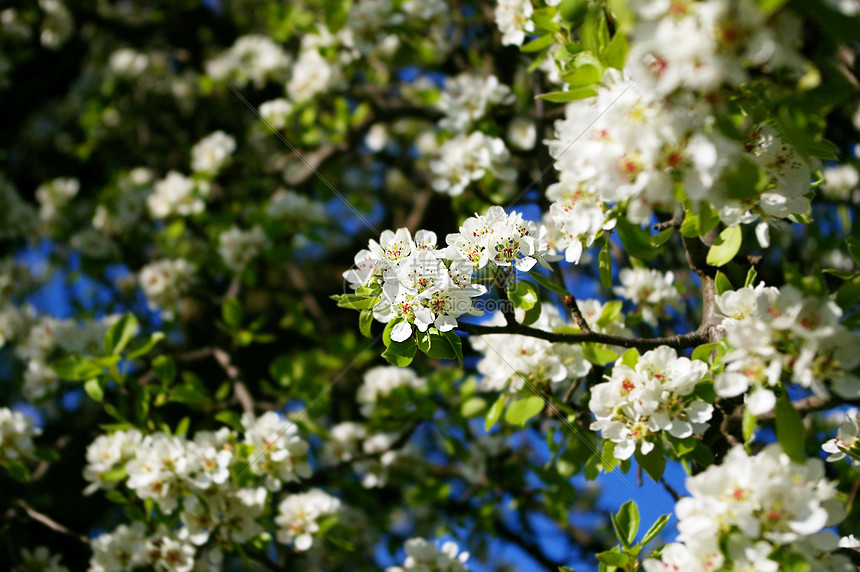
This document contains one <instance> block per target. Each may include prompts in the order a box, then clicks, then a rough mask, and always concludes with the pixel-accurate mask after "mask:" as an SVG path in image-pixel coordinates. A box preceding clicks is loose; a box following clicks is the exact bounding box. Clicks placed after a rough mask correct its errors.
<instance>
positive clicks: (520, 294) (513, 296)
mask: <svg viewBox="0 0 860 572" xmlns="http://www.w3.org/2000/svg"><path fill="white" fill-rule="evenodd" d="M508 298H509V299H510V300H511V302H513V304H514V307H515V308H520V309H521V310H531V309H532V308H534V306H535V304H540V296H538V293H537V290H536V289H535V287H534V286H533V285H532V283H531V282H525V281H517V282H511V283H509V284H508Z"/></svg>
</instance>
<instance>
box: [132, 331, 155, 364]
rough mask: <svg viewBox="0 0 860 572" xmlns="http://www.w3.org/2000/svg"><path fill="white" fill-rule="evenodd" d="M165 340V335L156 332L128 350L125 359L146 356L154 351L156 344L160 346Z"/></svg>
mask: <svg viewBox="0 0 860 572" xmlns="http://www.w3.org/2000/svg"><path fill="white" fill-rule="evenodd" d="M163 339H164V334H162V333H161V332H155V333H154V334H152V335H150V336H149V337H148V338H147V339H145V340H144V341H142V342H139V343H137V344H135V345H133V346H132V347H131V348H130V349H129V350H128V353H126V354H125V359H137V358H139V357H142V356H145V355H146V354H148V353H149V352H151V351H152V349H153V348H154V347H155V346H156V344H158V342H160V341H161V340H163Z"/></svg>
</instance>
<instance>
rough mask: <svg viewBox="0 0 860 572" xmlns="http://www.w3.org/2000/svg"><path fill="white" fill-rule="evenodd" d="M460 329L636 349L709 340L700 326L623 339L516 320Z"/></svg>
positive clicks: (463, 325) (677, 346) (678, 346)
mask: <svg viewBox="0 0 860 572" xmlns="http://www.w3.org/2000/svg"><path fill="white" fill-rule="evenodd" d="M458 329H459V330H461V331H464V332H469V333H472V334H476V335H479V336H480V335H494V334H517V335H520V336H529V337H532V338H537V339H540V340H546V341H548V342H553V343H568V344H584V343H596V344H608V345H611V346H620V347H622V348H639V349H654V348H656V347H659V346H669V347H672V348H675V349H684V348H693V347H696V346H698V345H699V344H703V343H705V342H707V341H708V330H707V328H702V327H699V329H697V330H696V331H694V332H688V333H686V334H677V335H674V336H665V337H660V338H623V337H621V336H612V335H609V334H601V333H599V332H589V333H581V334H565V333H559V332H548V331H546V330H539V329H537V328H532V327H530V326H523V325H522V324H518V323H516V322H514V323H512V324H508V325H506V326H481V325H477V324H466V323H463V322H461V323H460V325H459V327H458Z"/></svg>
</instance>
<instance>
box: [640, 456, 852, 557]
mask: <svg viewBox="0 0 860 572" xmlns="http://www.w3.org/2000/svg"><path fill="white" fill-rule="evenodd" d="M687 490H688V491H689V493H690V496H689V497H684V498H682V499H681V500H680V501H678V503H677V505H676V506H675V512H676V514H677V515H678V531H679V533H680V534H679V536H678V540H679V541H680V543H676V544H670V545H669V546H667V547H666V548H665V549H664V550H663V552H662V555H661V559H660V560H657V559H655V558H650V559H647V560H645V562H644V567H645V570H646V572H658V571H659V572H662V571H663V570H671V569H677V570H685V571H690V572H705V571H711V570H737V569H750V570H761V571H764V572H777V570H781V569H783V568H782V567H781V565H780V563H781V562H786V561H793V560H792V559H793V558H799V559H800V560H801V561H803V562H807V563H808V564H809V565H810V566H812V568H810V569H811V570H822V571H823V570H832V571H846V572H847V571H849V570H854V567H853V566H852V565H851V564H850V562H849V561H848V560H847V559H846V558H845V557H844V556H841V555H830V554H827V553H828V552H830V551H832V550H834V549H835V548H836V547H837V543H838V539H837V537H836V536H835V535H834V534H833V533H832V532H830V531H828V530H826V528H827V527H829V526H833V525H834V524H836V523H838V522H839V521H841V520H842V518H844V516H845V507H844V506H843V505H842V503H841V502H840V501H838V500H837V499H836V487H835V486H834V484H833V483H832V482H830V481H828V480H827V479H826V478H825V477H824V466H823V463H822V462H821V460H820V459H807V460H806V461H805V462H804V463H802V464H801V463H796V462H794V461H791V460H790V459H789V458H788V456H787V455H786V454H785V453H783V452H782V449H780V447H779V445H776V444H774V445H770V446H768V447H766V448H765V449H764V450H763V451H761V452H760V453H758V454H757V455H755V456H748V455H747V453H746V452H745V451H744V450H743V448H742V447H735V448H734V449H732V450H731V451H729V453H728V455H726V458H725V460H724V461H723V463H722V464H720V465H713V466H711V467H709V468H707V469H706V470H705V471H703V472H702V473H700V474H699V475H696V476H695V477H689V478H688V479H687Z"/></svg>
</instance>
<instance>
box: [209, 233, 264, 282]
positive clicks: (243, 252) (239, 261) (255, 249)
mask: <svg viewBox="0 0 860 572" xmlns="http://www.w3.org/2000/svg"><path fill="white" fill-rule="evenodd" d="M268 246H269V239H268V238H266V233H264V232H263V229H262V228H260V227H259V226H254V227H252V228H251V229H250V230H242V229H240V228H238V227H235V226H234V227H232V228H231V229H229V230H226V231H224V232H222V233H221V234H220V235H218V254H220V255H221V260H223V261H224V265H225V266H227V268H229V269H230V270H232V271H233V272H241V271H242V270H244V268H245V266H247V265H248V263H249V262H251V261H252V260H254V259H255V258H256V257H258V256H259V255H260V254H261V253H262V252H264V251H265V250H266V248H268Z"/></svg>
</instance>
